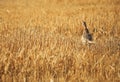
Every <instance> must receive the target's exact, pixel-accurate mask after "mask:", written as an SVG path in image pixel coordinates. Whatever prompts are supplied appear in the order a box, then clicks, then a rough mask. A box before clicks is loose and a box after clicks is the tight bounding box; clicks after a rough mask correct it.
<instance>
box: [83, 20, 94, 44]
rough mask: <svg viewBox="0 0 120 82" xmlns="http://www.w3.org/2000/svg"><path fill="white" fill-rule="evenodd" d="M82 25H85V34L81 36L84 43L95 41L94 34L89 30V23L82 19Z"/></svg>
mask: <svg viewBox="0 0 120 82" xmlns="http://www.w3.org/2000/svg"><path fill="white" fill-rule="evenodd" d="M82 25H83V27H84V30H83V34H82V36H81V41H82V43H83V44H90V43H94V42H93V37H92V34H91V33H90V32H89V29H88V27H87V24H86V22H85V21H82Z"/></svg>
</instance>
